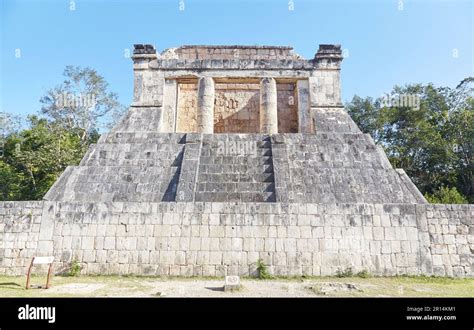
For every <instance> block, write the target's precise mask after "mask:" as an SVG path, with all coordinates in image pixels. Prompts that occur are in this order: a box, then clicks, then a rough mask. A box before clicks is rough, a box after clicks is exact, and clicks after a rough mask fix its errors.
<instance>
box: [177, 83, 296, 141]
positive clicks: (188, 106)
mask: <svg viewBox="0 0 474 330" xmlns="http://www.w3.org/2000/svg"><path fill="white" fill-rule="evenodd" d="M215 81H216V83H215V98H214V133H259V132H260V80H259V79H247V80H242V79H239V80H235V79H231V80H229V79H227V80H224V79H215ZM277 93H278V98H277V100H278V106H277V108H278V132H279V133H297V132H298V113H297V112H298V104H297V100H298V98H297V96H296V83H294V82H282V83H277ZM197 97H198V96H197V81H186V82H180V83H178V105H177V126H176V128H177V132H182V133H187V132H197V131H198V127H197Z"/></svg>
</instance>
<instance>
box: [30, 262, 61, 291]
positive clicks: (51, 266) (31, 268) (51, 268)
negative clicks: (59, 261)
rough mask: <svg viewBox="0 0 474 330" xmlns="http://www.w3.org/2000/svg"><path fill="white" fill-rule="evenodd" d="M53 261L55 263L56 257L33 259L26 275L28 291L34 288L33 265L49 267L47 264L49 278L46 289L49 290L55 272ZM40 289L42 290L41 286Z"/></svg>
mask: <svg viewBox="0 0 474 330" xmlns="http://www.w3.org/2000/svg"><path fill="white" fill-rule="evenodd" d="M53 261H54V257H33V259H31V263H30V267H29V268H28V274H27V275H26V288H27V289H29V288H31V287H32V286H31V285H30V276H31V271H32V270H33V265H47V264H49V268H48V278H47V279H46V287H45V289H49V287H50V282H51V273H52V270H53ZM39 287H40V288H41V286H39Z"/></svg>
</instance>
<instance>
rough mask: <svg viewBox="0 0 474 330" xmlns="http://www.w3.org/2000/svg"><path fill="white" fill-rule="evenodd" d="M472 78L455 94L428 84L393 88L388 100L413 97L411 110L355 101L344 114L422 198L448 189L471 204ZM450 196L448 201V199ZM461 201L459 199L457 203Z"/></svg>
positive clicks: (379, 102) (473, 143) (473, 183)
mask: <svg viewBox="0 0 474 330" xmlns="http://www.w3.org/2000/svg"><path fill="white" fill-rule="evenodd" d="M473 82H474V79H473V78H466V79H464V80H463V81H462V82H461V83H460V84H459V85H458V86H457V87H456V88H454V89H453V88H449V87H435V86H433V85H432V84H428V85H421V84H414V85H407V86H404V87H399V86H395V87H394V88H393V90H392V91H391V93H390V94H389V95H390V97H391V98H392V97H396V96H400V95H410V96H414V97H417V99H418V100H419V104H417V105H418V106H417V107H409V106H406V105H403V104H398V105H396V106H390V105H393V104H390V105H387V104H385V103H384V102H383V99H382V98H379V99H376V100H373V99H372V98H370V97H367V98H365V99H362V98H360V97H358V96H355V97H354V98H353V99H352V101H351V102H349V103H348V104H347V105H346V109H347V111H348V113H349V114H350V115H351V117H352V118H353V119H354V121H355V122H356V123H357V124H358V125H359V127H360V128H361V130H362V131H363V132H364V133H370V134H371V135H372V137H373V138H374V140H375V141H376V142H377V143H378V144H380V145H381V146H382V147H383V148H384V150H385V152H386V153H387V156H388V157H389V160H390V162H391V163H392V165H393V166H394V167H396V168H404V169H405V171H406V172H407V174H408V175H409V176H410V178H411V179H412V180H413V182H414V183H415V184H416V185H417V187H418V188H419V189H420V191H421V192H422V193H424V194H428V195H429V196H431V195H436V193H435V192H437V191H438V190H440V189H441V187H444V186H445V187H450V188H451V187H454V188H456V189H457V191H458V192H459V194H460V195H461V196H460V197H461V198H452V199H450V200H453V201H457V202H461V201H464V200H466V199H467V201H469V202H471V203H473V202H474V164H473V160H474V153H473V149H474V98H473V90H474V89H473V88H472V87H470V85H471V86H472V83H473ZM450 196H453V194H452V193H451V195H450ZM463 196H465V199H464V198H462V197H463Z"/></svg>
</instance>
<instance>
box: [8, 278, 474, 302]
mask: <svg viewBox="0 0 474 330" xmlns="http://www.w3.org/2000/svg"><path fill="white" fill-rule="evenodd" d="M25 280H26V278H25V276H0V297H104V296H148V297H150V296H156V291H157V285H163V284H164V285H167V286H168V287H171V288H173V287H179V286H181V285H183V286H185V285H192V286H194V287H197V288H198V289H197V290H198V291H195V292H199V290H200V287H202V290H203V291H202V292H205V284H204V283H205V282H209V281H217V282H222V285H223V282H224V281H223V278H217V277H205V278H204V277H191V278H173V277H156V276H105V275H101V276H78V277H69V276H54V277H53V278H52V288H51V289H49V290H44V289H29V290H26V289H25ZM45 281H46V278H45V277H44V276H34V277H32V284H44V283H45ZM196 281H197V283H195V282H196ZM200 281H202V285H201V284H200V283H199V282H200ZM241 281H242V285H245V283H246V282H247V283H251V282H252V281H258V282H259V283H261V284H259V285H261V286H264V287H267V288H268V290H273V287H274V288H275V290H277V287H281V284H282V283H293V284H292V286H295V287H297V288H301V289H303V290H305V292H307V294H309V295H313V296H314V297H318V296H319V297H320V296H325V297H327V296H329V297H330V296H342V297H344V296H347V297H474V278H469V279H454V278H446V277H428V276H395V277H369V278H365V274H362V276H358V274H355V275H353V276H351V277H288V278H285V277H274V278H272V279H269V280H262V279H255V278H246V277H242V278H241ZM190 282H192V283H190ZM328 282H330V283H338V282H339V283H350V284H353V285H355V286H356V287H357V288H359V289H361V291H357V290H348V291H335V292H327V293H325V294H324V292H323V291H324V290H322V288H323V287H324V286H325V285H326V284H327V283H328Z"/></svg>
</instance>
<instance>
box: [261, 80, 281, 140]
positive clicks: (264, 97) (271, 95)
mask: <svg viewBox="0 0 474 330" xmlns="http://www.w3.org/2000/svg"><path fill="white" fill-rule="evenodd" d="M260 132H261V133H263V134H277V133H278V112H277V87H276V81H275V79H274V78H269V77H266V78H263V79H262V80H261V82H260Z"/></svg>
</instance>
